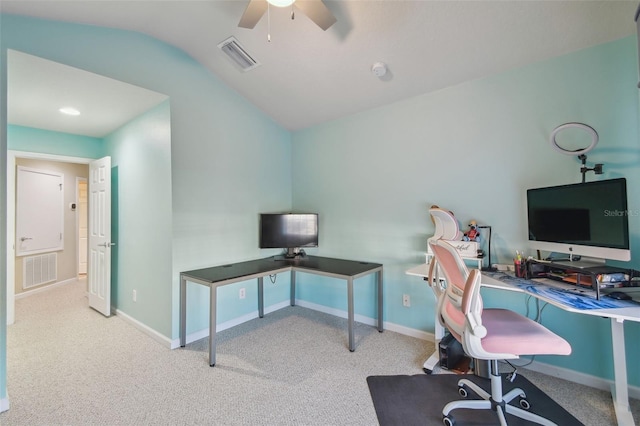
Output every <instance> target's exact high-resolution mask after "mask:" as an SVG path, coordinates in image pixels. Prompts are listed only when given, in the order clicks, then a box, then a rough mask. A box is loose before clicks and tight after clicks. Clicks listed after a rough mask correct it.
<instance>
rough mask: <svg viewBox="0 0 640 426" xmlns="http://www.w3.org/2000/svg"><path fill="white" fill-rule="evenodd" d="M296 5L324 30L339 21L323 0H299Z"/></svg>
mask: <svg viewBox="0 0 640 426" xmlns="http://www.w3.org/2000/svg"><path fill="white" fill-rule="evenodd" d="M295 5H296V6H297V7H299V8H300V10H302V12H304V14H305V15H307V16H308V17H309V19H311V20H312V21H313V22H315V23H316V25H318V26H319V27H320V28H322V29H323V30H324V31H326V30H327V28H329V27H330V26H332V25H333V24H335V23H336V21H337V19H336V17H335V16H333V13H331V11H330V10H329V9H327V6H325V5H324V3H322V0H298V1H296V2H295Z"/></svg>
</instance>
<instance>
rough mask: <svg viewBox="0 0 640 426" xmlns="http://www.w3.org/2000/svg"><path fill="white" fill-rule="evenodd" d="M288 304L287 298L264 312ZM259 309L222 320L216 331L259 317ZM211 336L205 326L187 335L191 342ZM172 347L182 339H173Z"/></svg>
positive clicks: (177, 344)
mask: <svg viewBox="0 0 640 426" xmlns="http://www.w3.org/2000/svg"><path fill="white" fill-rule="evenodd" d="M287 306H289V301H288V300H285V301H283V302H280V303H276V304H275V305H271V306H267V307H265V308H264V314H265V315H266V314H269V313H271V312H275V311H277V310H279V309H282V308H286V307H287ZM258 316H259V315H258V310H255V311H253V312H249V313H248V314H246V315H243V316H241V317H238V318H234V319H231V320H229V321H225V322H222V323H220V324H216V333H218V332H220V331H222V330H226V329H228V328H231V327H235V326H236V325H240V324H243V323H245V322H247V321H251V320H252V319H255V318H258ZM207 336H209V327H207V328H204V329H202V330H198V331H196V332H193V333H189V334H187V337H186V343H191V342H195V341H196V340H200V339H203V338H205V337H207ZM170 347H171V349H175V348H179V347H180V339H179V338H178V339H173V340H171V345H170Z"/></svg>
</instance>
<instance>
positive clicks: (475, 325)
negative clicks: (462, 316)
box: [467, 314, 487, 339]
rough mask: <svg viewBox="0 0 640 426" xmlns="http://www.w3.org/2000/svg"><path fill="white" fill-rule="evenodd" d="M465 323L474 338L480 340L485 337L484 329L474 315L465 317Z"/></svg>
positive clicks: (485, 330) (485, 331)
mask: <svg viewBox="0 0 640 426" xmlns="http://www.w3.org/2000/svg"><path fill="white" fill-rule="evenodd" d="M467 323H468V327H469V330H470V331H471V333H473V335H474V336H475V337H477V338H479V339H482V338H483V337H485V336H486V335H487V329H486V327H485V326H483V325H482V324H481V323H480V322H479V321H478V318H476V315H474V314H469V315H467Z"/></svg>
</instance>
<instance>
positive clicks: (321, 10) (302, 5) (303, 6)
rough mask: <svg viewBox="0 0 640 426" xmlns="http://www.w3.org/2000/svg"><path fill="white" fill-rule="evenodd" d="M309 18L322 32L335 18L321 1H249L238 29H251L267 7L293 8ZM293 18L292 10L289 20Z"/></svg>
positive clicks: (334, 21) (333, 22)
mask: <svg viewBox="0 0 640 426" xmlns="http://www.w3.org/2000/svg"><path fill="white" fill-rule="evenodd" d="M294 2H295V5H296V7H297V8H299V9H300V10H302V12H303V13H304V14H305V15H307V16H308V17H309V19H311V20H312V21H313V22H315V23H316V25H318V26H319V27H320V28H322V29H323V30H324V31H326V30H327V28H329V27H330V26H332V25H333V24H335V23H336V18H335V16H333V14H332V13H331V11H330V10H329V9H327V6H325V5H324V3H323V2H322V0H299V1H297V2H296V0H250V1H249V4H248V5H247V8H246V9H245V11H244V13H243V14H242V18H240V22H239V23H238V26H239V27H242V28H249V29H252V28H253V27H255V26H256V24H257V23H258V21H259V20H260V18H262V15H264V13H265V12H266V11H267V8H268V7H269V5H272V6H277V7H287V6H293V3H294ZM293 18H294V14H293V10H292V11H291V19H293Z"/></svg>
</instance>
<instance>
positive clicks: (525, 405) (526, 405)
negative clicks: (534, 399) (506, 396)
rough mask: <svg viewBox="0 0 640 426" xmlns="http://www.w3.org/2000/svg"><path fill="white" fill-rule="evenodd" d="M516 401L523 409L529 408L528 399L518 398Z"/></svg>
mask: <svg viewBox="0 0 640 426" xmlns="http://www.w3.org/2000/svg"><path fill="white" fill-rule="evenodd" d="M518 403H519V404H520V407H522V409H524V410H528V409H530V408H531V404H529V401H527V400H526V399H524V398H520V399H519V400H518Z"/></svg>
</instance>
